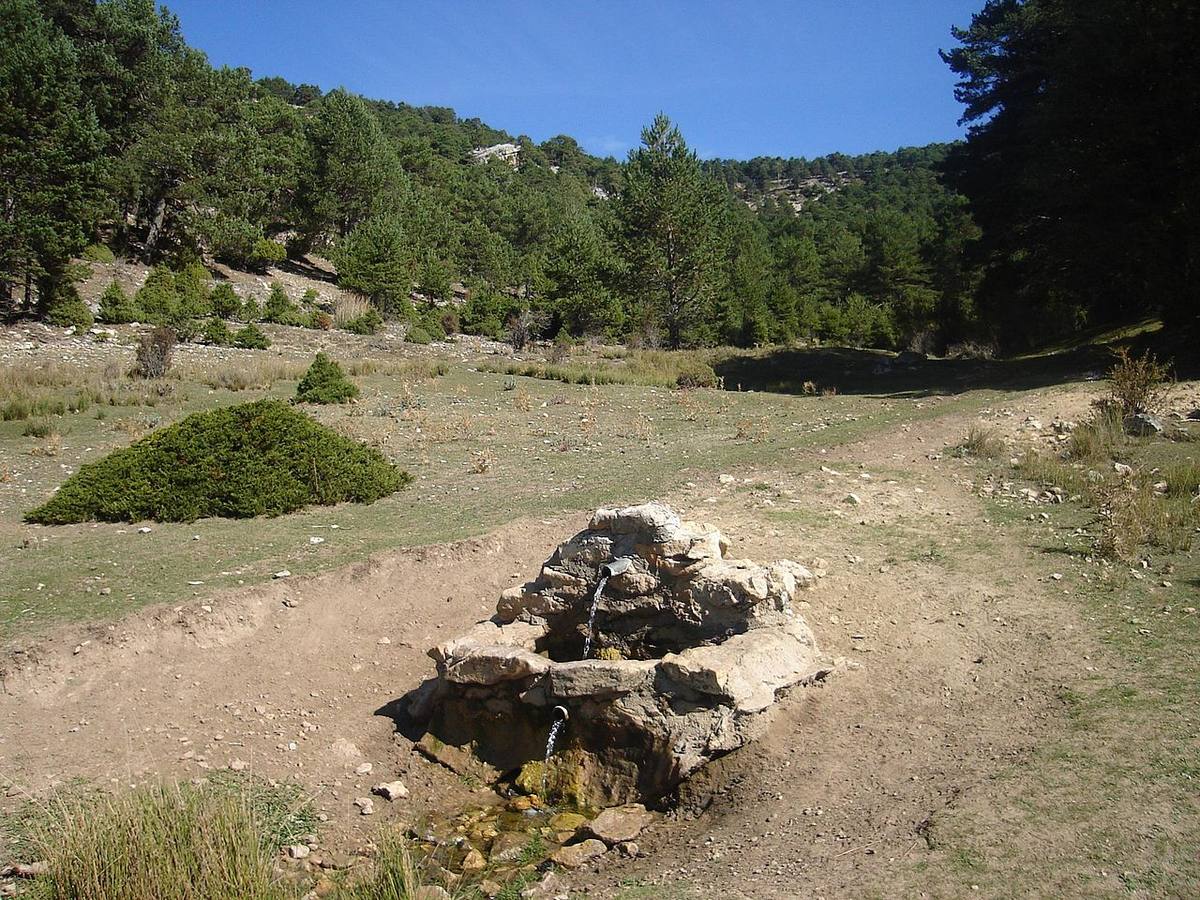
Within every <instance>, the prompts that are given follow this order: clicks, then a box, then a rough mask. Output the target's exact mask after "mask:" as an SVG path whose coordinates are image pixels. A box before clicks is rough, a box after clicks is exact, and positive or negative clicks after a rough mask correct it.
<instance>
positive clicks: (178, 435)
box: [26, 400, 410, 525]
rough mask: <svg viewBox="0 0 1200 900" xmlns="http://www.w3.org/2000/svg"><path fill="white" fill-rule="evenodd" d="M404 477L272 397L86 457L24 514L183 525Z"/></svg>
mask: <svg viewBox="0 0 1200 900" xmlns="http://www.w3.org/2000/svg"><path fill="white" fill-rule="evenodd" d="M409 480H410V476H409V475H408V474H407V473H405V472H402V471H400V470H399V469H398V468H396V466H394V465H392V464H391V463H389V462H388V461H387V460H386V459H384V458H383V456H382V455H381V454H380V453H379V452H378V451H376V450H372V449H370V448H367V447H365V446H362V445H360V444H357V443H355V442H353V441H351V440H349V439H348V438H344V437H342V436H341V435H339V434H337V433H336V432H335V431H333V430H332V429H330V428H327V427H326V426H324V425H321V424H319V423H318V422H315V421H313V420H312V419H310V418H309V417H308V416H306V415H304V414H302V413H300V412H297V411H295V410H293V409H292V408H291V407H289V406H288V405H287V404H286V403H283V402H281V401H278V400H260V401H257V402H255V403H247V404H243V405H240V406H231V407H225V408H222V409H216V410H212V411H209V412H201V413H194V414H192V415H190V416H188V417H187V418H185V419H183V420H182V421H180V422H178V423H177V424H175V425H171V426H168V427H166V428H162V429H160V430H158V431H156V432H154V433H153V434H151V435H150V436H148V437H146V438H143V439H142V440H140V441H137V442H135V443H134V444H132V445H131V446H129V447H127V448H125V449H123V450H117V451H116V452H114V453H111V454H109V455H108V456H106V457H104V458H103V459H101V460H99V461H97V462H94V463H86V464H84V465H83V466H81V467H80V469H79V471H78V472H77V473H76V474H74V475H72V476H71V477H70V478H69V479H67V481H66V482H65V483H64V484H63V486H62V487H61V488H59V490H58V492H57V493H56V494H55V495H54V496H53V497H52V498H51V499H50V500H49V501H47V502H46V503H45V504H44V505H42V506H40V507H38V508H37V509H34V510H32V511H31V512H29V513H28V514H27V515H26V520H27V521H29V522H36V523H39V524H44V525H62V524H67V523H72V522H86V521H94V520H96V521H105V522H137V521H140V520H143V519H155V520H158V521H167V522H190V521H194V520H195V519H198V518H203V517H209V516H223V517H228V518H247V517H251V516H262V515H268V516H277V515H282V514H284V513H288V512H292V511H293V510H296V509H300V508H302V507H304V506H308V505H311V504H319V505H331V504H334V503H341V502H344V501H353V502H358V503H371V502H374V501H375V500H378V499H379V498H380V497H385V496H387V495H389V494H392V493H394V492H395V491H397V490H399V489H400V488H401V487H403V486H404V485H405V484H407V483H408V482H409Z"/></svg>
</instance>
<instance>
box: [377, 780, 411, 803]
mask: <svg viewBox="0 0 1200 900" xmlns="http://www.w3.org/2000/svg"><path fill="white" fill-rule="evenodd" d="M371 793H372V794H378V795H379V796H380V797H382V798H383V799H384V800H387V801H389V802H391V801H393V800H400V799H401V798H403V797H407V796H408V788H406V787H405V786H404V782H403V781H399V780H397V781H384V782H382V783H380V784H377V785H375V787H373V788H371Z"/></svg>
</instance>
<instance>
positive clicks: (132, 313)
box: [100, 281, 142, 325]
mask: <svg viewBox="0 0 1200 900" xmlns="http://www.w3.org/2000/svg"><path fill="white" fill-rule="evenodd" d="M141 318H142V311H141V310H140V309H138V307H137V304H136V303H134V302H133V300H131V299H130V298H129V295H128V294H126V293H125V291H124V289H123V288H122V287H121V285H119V284H118V283H117V282H115V281H113V282H110V283H109V285H108V287H106V288H105V289H104V293H103V294H101V295H100V321H101V322H106V323H107V324H109V325H128V324H129V323H130V322H137V321H140V320H141Z"/></svg>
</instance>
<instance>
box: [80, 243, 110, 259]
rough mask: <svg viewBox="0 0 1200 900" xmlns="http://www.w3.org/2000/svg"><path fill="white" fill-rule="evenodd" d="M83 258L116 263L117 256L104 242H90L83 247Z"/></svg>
mask: <svg viewBox="0 0 1200 900" xmlns="http://www.w3.org/2000/svg"><path fill="white" fill-rule="evenodd" d="M83 258H84V259H86V260H87V261H88V262H98V263H115V262H116V261H117V257H116V256H115V255H114V254H113V252H112V251H111V250H109V249H108V248H107V247H105V246H104V245H103V244H88V245H87V246H86V247H84V248H83Z"/></svg>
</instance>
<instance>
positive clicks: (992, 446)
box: [954, 423, 1004, 459]
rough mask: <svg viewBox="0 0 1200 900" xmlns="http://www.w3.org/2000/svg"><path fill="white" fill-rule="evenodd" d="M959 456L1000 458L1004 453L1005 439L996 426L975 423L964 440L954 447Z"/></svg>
mask: <svg viewBox="0 0 1200 900" xmlns="http://www.w3.org/2000/svg"><path fill="white" fill-rule="evenodd" d="M954 449H955V452H956V453H957V454H958V455H959V456H973V457H975V458H977V459H998V458H999V457H1000V455H1001V454H1003V453H1004V439H1003V438H1001V437H1000V435H999V434H998V433H997V432H996V429H994V428H988V427H987V426H984V425H980V424H978V423H974V424H972V425H971V427H970V428H968V429H967V436H966V437H965V438H963V442H962V443H961V444H959V445H958V446H957V447H955V448H954Z"/></svg>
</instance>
